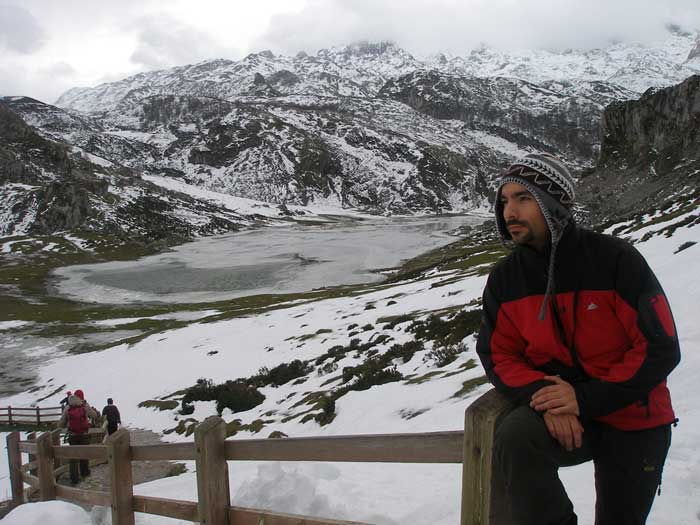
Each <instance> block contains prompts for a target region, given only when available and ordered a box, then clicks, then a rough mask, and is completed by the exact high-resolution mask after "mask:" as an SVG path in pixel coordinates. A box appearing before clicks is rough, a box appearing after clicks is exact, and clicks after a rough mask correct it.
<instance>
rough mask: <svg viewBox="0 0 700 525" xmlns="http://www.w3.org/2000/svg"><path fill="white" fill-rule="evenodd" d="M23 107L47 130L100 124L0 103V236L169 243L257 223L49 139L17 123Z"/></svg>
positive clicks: (27, 103) (23, 103)
mask: <svg viewBox="0 0 700 525" xmlns="http://www.w3.org/2000/svg"><path fill="white" fill-rule="evenodd" d="M22 107H25V108H26V107H31V108H33V110H36V113H37V115H41V116H43V117H45V118H46V119H47V120H46V121H47V122H49V123H50V124H49V126H54V127H60V128H61V129H78V128H79V129H85V128H86V127H87V128H89V127H90V126H92V127H93V128H94V126H95V125H94V124H91V123H90V122H89V121H88V120H84V119H80V118H78V117H74V116H71V115H68V114H66V113H64V112H63V111H61V110H58V109H57V108H53V107H52V106H46V105H44V104H42V103H40V102H37V101H34V100H32V99H26V98H20V99H15V100H11V101H4V102H0V236H17V235H25V234H29V235H47V234H52V233H54V232H57V231H67V230H73V231H80V232H82V234H83V235H84V236H85V237H87V238H91V237H95V236H111V237H113V238H115V240H121V241H123V242H127V241H128V242H137V243H143V244H151V243H153V242H154V241H156V242H161V243H164V244H171V243H175V242H183V241H184V240H187V239H189V238H191V237H192V236H193V235H206V234H214V233H223V232H226V231H231V230H235V229H237V228H238V227H239V226H240V225H241V224H246V223H250V222H251V221H252V220H254V219H255V218H254V217H251V216H246V215H243V214H240V213H235V212H233V211H232V210H230V209H227V208H225V207H222V206H216V205H214V204H211V203H207V202H206V201H203V200H197V199H195V198H193V197H191V196H189V195H187V194H184V193H175V192H170V191H167V190H164V189H162V188H160V187H159V186H157V185H155V184H152V183H150V182H148V181H146V180H144V179H142V178H141V177H140V176H139V175H138V173H136V172H135V171H133V170H131V169H128V168H126V167H124V166H121V165H111V164H110V163H105V162H102V160H101V159H97V158H95V157H92V156H91V155H89V154H87V155H83V154H81V153H80V151H76V150H74V148H72V147H71V146H70V145H69V144H66V143H65V142H57V141H54V140H50V139H47V138H45V136H42V135H41V134H39V133H37V131H36V130H35V128H32V127H30V126H29V125H27V123H26V122H25V121H24V120H22V118H20V116H19V115H18V113H17V112H18V111H19V110H18V108H22ZM19 113H20V114H21V111H19ZM35 124H36V122H35ZM43 135H46V133H43ZM93 161H96V162H93Z"/></svg>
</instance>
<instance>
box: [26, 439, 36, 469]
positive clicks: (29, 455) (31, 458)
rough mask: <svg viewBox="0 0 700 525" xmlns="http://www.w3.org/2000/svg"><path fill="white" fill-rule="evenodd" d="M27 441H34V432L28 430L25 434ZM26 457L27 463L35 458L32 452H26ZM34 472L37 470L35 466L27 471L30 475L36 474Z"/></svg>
mask: <svg viewBox="0 0 700 525" xmlns="http://www.w3.org/2000/svg"><path fill="white" fill-rule="evenodd" d="M27 441H36V432H30V433H29V434H27ZM27 457H28V459H29V463H31V462H32V461H34V460H35V459H36V456H35V455H34V454H28V455H27ZM36 472H37V471H36V469H35V468H33V469H31V470H30V471H29V473H30V474H31V475H32V476H36V475H37V474H36Z"/></svg>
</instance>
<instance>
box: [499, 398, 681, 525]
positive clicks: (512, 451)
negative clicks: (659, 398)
mask: <svg viewBox="0 0 700 525" xmlns="http://www.w3.org/2000/svg"><path fill="white" fill-rule="evenodd" d="M670 444H671V426H670V425H664V426H662V427H656V428H652V429H648V430H638V431H622V430H618V429H616V428H613V427H611V426H609V425H605V424H603V423H597V422H595V421H593V422H590V423H588V424H586V425H584V432H583V445H582V447H581V448H578V449H574V450H573V451H571V452H569V451H567V450H566V449H565V448H564V447H562V446H561V445H559V443H558V442H557V441H556V440H555V439H554V438H552V437H551V436H550V434H549V431H548V430H547V427H546V426H545V424H544V420H543V419H542V417H541V416H540V415H539V414H537V413H536V412H535V411H533V410H532V409H530V408H529V407H518V408H516V409H515V410H513V412H511V413H510V414H508V415H507V416H506V417H505V418H504V419H503V421H502V423H501V424H500V426H499V427H498V429H497V430H496V437H495V443H494V455H495V462H496V468H497V470H498V474H500V476H501V477H502V479H503V482H504V483H505V485H506V490H507V492H508V494H509V496H510V497H511V502H512V512H513V520H514V523H517V524H518V525H575V524H576V523H577V517H576V514H574V507H573V504H572V503H571V500H569V497H568V496H567V494H566V491H565V490H564V486H563V485H562V483H561V481H560V479H559V475H558V470H559V467H566V466H572V465H578V464H580V463H584V462H586V461H590V460H593V463H594V467H595V487H596V504H595V524H596V525H643V524H644V523H645V522H646V518H647V515H648V514H649V511H650V510H651V505H652V503H653V501H654V495H655V493H656V489H657V488H658V487H659V485H660V483H661V471H662V469H663V465H664V461H665V459H666V453H667V452H668V448H669V446H670Z"/></svg>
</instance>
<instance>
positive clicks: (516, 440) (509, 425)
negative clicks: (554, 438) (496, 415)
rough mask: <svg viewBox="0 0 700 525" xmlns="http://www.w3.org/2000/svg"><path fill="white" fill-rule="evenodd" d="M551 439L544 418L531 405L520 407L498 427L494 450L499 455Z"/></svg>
mask: <svg viewBox="0 0 700 525" xmlns="http://www.w3.org/2000/svg"><path fill="white" fill-rule="evenodd" d="M543 440H546V441H549V434H548V432H547V428H546V426H545V424H544V421H543V420H542V418H541V417H540V416H539V415H538V414H537V413H536V412H535V411H534V410H532V409H531V408H529V407H518V408H516V409H515V410H513V411H512V412H511V413H510V414H508V415H507V416H505V417H504V418H503V420H502V421H501V423H500V425H499V426H498V428H497V429H496V435H495V438H494V450H495V451H496V453H497V455H501V454H503V453H507V451H510V452H516V451H520V450H522V449H523V448H530V447H532V446H533V445H536V444H538V443H541V442H543Z"/></svg>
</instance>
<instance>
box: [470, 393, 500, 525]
mask: <svg viewBox="0 0 700 525" xmlns="http://www.w3.org/2000/svg"><path fill="white" fill-rule="evenodd" d="M512 409H513V404H512V403H511V402H510V401H509V400H508V399H507V398H506V397H505V396H503V394H500V393H499V392H498V391H496V390H489V391H488V392H487V393H486V394H484V395H483V396H481V397H480V398H479V399H477V400H476V401H474V403H472V404H471V405H470V406H469V407H467V410H466V412H465V414H464V452H463V466H462V517H461V522H460V523H461V525H508V524H510V523H511V516H510V502H509V500H508V497H507V495H506V492H505V486H504V485H503V482H502V480H501V479H500V476H498V475H497V472H496V471H495V469H494V468H493V439H494V435H495V433H496V427H497V426H498V422H499V420H500V418H501V417H502V416H504V415H505V414H507V413H508V412H510V411H511V410H512Z"/></svg>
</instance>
